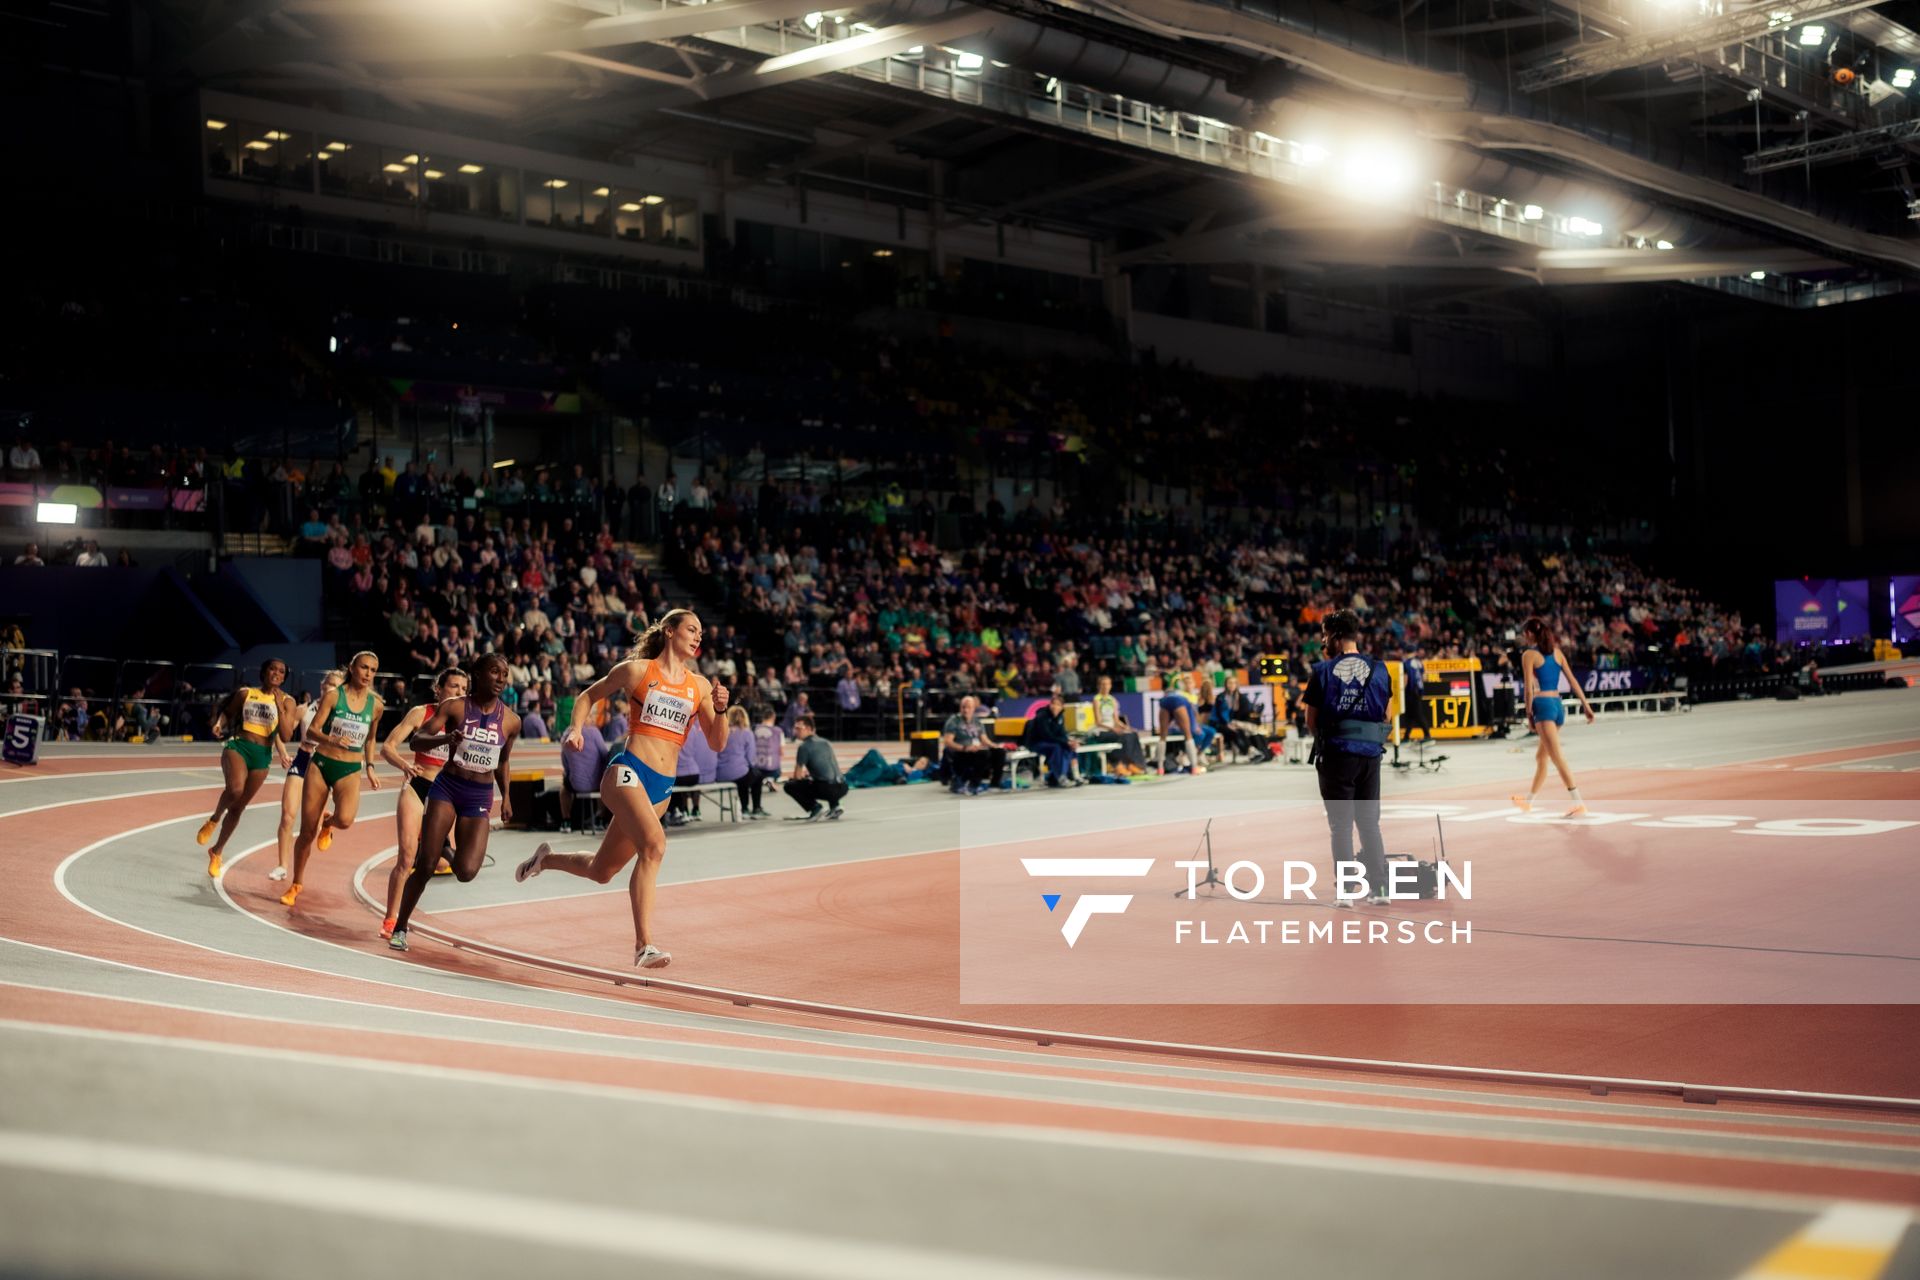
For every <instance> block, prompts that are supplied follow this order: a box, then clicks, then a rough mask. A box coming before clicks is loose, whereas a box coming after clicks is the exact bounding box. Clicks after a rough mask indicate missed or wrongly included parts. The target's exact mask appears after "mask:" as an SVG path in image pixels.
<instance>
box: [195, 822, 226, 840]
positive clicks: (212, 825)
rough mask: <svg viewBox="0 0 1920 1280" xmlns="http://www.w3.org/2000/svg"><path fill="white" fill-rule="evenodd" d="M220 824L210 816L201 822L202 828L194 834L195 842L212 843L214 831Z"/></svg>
mask: <svg viewBox="0 0 1920 1280" xmlns="http://www.w3.org/2000/svg"><path fill="white" fill-rule="evenodd" d="M219 825H220V824H219V823H217V822H215V821H214V820H213V819H212V818H208V819H207V820H206V821H205V822H203V823H201V824H200V830H199V831H198V832H197V833H196V834H195V835H194V837H193V842H194V843H195V844H212V843H213V833H214V831H215V830H217V829H218V827H219Z"/></svg>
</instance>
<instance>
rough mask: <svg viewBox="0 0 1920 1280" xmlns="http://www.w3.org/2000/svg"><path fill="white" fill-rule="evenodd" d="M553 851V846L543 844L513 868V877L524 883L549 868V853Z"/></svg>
mask: <svg viewBox="0 0 1920 1280" xmlns="http://www.w3.org/2000/svg"><path fill="white" fill-rule="evenodd" d="M552 852H553V846H552V845H550V844H542V845H541V846H540V847H539V848H538V849H535V850H534V851H533V856H532V857H531V858H528V859H527V860H526V861H525V862H523V863H521V864H520V865H519V866H517V867H515V868H514V869H513V878H514V879H515V880H516V881H519V882H520V883H522V884H524V883H526V882H527V881H528V880H531V879H533V878H534V877H535V876H537V875H539V874H540V873H541V872H542V871H545V870H546V869H547V855H548V854H549V853H552Z"/></svg>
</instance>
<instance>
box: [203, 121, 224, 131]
mask: <svg viewBox="0 0 1920 1280" xmlns="http://www.w3.org/2000/svg"><path fill="white" fill-rule="evenodd" d="M226 127H227V122H226V121H225V120H209V121H207V128H209V129H224V128H226Z"/></svg>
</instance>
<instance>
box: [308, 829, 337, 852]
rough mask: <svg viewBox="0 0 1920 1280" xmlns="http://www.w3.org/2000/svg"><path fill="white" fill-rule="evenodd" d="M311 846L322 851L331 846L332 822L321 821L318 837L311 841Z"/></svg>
mask: <svg viewBox="0 0 1920 1280" xmlns="http://www.w3.org/2000/svg"><path fill="white" fill-rule="evenodd" d="M313 847H314V848H316V849H319V850H321V851H322V852H325V851H326V850H328V849H331V848H333V824H332V823H330V822H322V823H321V824H320V838H319V839H318V840H315V841H314V842H313Z"/></svg>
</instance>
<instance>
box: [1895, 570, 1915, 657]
mask: <svg viewBox="0 0 1920 1280" xmlns="http://www.w3.org/2000/svg"><path fill="white" fill-rule="evenodd" d="M1887 597H1888V601H1889V603H1890V604H1891V605H1892V606H1893V642H1894V643H1895V644H1900V645H1907V644H1916V643H1920V573H1915V574H1908V575H1907V576H1905V577H1896V578H1895V579H1893V581H1892V583H1891V584H1890V585H1889V587H1888V590H1887Z"/></svg>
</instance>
